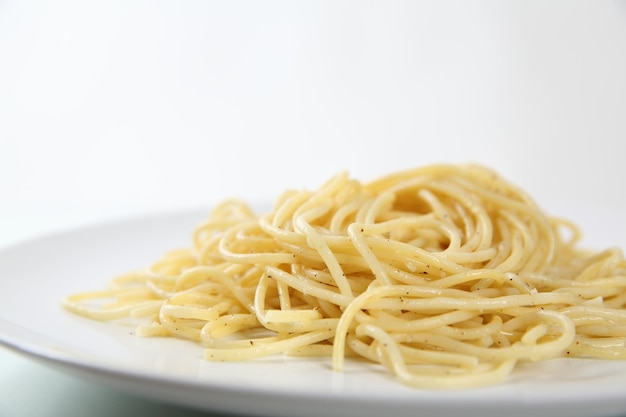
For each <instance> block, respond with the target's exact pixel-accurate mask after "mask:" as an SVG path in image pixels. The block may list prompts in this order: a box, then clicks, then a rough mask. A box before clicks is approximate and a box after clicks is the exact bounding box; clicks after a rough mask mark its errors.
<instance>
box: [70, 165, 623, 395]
mask: <svg viewBox="0 0 626 417" xmlns="http://www.w3.org/2000/svg"><path fill="white" fill-rule="evenodd" d="M579 237H580V233H579V231H578V229H577V228H576V226H575V225H573V224H571V223H568V222H566V221H563V220H558V219H554V218H551V217H548V216H547V215H546V214H544V213H543V212H542V211H541V210H540V209H539V207H538V206H537V205H536V204H535V202H533V200H532V199H531V198H530V197H529V196H528V195H527V194H525V193H524V192H523V191H522V190H520V189H518V188H517V187H515V186H514V185H512V184H511V183H509V182H507V181H506V180H504V179H503V178H501V177H500V176H499V175H497V174H496V173H495V172H493V171H492V170H490V169H487V168H485V167H481V166H477V165H432V166H425V167H420V168H417V169H414V170H410V171H404V172H398V173H394V174H391V175H388V176H385V177H382V178H379V179H377V180H375V181H372V182H369V183H361V182H359V181H356V180H354V179H351V178H349V177H348V175H346V174H340V175H337V176H335V177H334V178H332V179H331V180H330V181H328V182H327V183H326V184H324V185H323V186H322V187H320V188H319V189H318V190H315V191H288V192H285V193H284V194H283V195H282V196H281V197H280V198H279V199H278V200H277V201H276V202H275V205H274V207H273V209H272V210H271V211H270V212H269V213H267V214H264V215H261V216H258V215H256V214H254V212H253V211H252V210H251V208H250V207H249V206H248V205H246V204H245V203H244V202H241V201H238V200H228V201H225V202H223V203H222V204H221V205H219V206H218V207H216V208H215V209H214V210H213V212H212V213H211V214H210V216H209V217H208V219H207V220H206V221H204V222H203V223H201V224H200V225H198V226H197V228H196V229H195V231H194V233H193V244H192V245H191V247H190V248H189V249H184V250H178V251H173V252H171V253H168V254H166V255H165V256H164V257H163V258H162V259H160V260H159V261H158V262H156V263H155V264H153V265H152V266H151V267H150V268H148V269H147V270H145V271H138V272H132V273H128V274H125V275H122V276H119V277H117V278H116V279H114V280H113V281H112V284H111V286H110V288H108V289H106V290H103V291H93V292H85V293H79V294H75V295H71V296H68V297H66V298H65V299H64V300H63V305H64V306H65V308H67V309H68V310H70V311H72V312H74V313H76V314H79V315H82V316H86V317H89V318H92V319H97V320H116V319H121V318H136V319H137V320H140V321H141V323H139V324H138V328H137V334H138V335H141V336H175V337H182V338H187V339H191V340H194V341H197V342H201V343H202V345H203V346H204V349H205V350H204V357H205V358H206V359H208V360H217V361H239V360H247V359H253V358H258V357H262V356H265V355H272V354H277V353H283V354H288V355H299V356H328V357H332V363H333V367H334V369H335V370H341V369H342V368H343V366H344V360H345V357H359V358H364V359H366V360H367V361H371V362H375V363H378V364H381V365H383V366H385V367H386V368H388V369H389V371H390V372H391V373H393V374H394V375H395V376H396V377H397V378H398V379H399V380H400V381H401V382H403V383H405V384H408V385H411V386H415V387H419V388H428V389H434V388H461V387H470V386H478V385H485V384H492V383H496V382H498V381H502V380H504V379H505V378H506V377H507V376H508V375H509V374H510V373H511V372H512V371H513V370H514V368H515V367H516V365H517V364H519V363H523V362H529V361H541V360H546V359H550V358H558V357H567V356H570V357H594V358H604V359H626V347H625V341H626V307H625V305H626V261H625V260H624V257H623V256H622V253H621V251H620V250H618V249H608V250H605V251H602V252H597V253H593V252H589V251H585V250H582V249H580V248H579V247H578V245H579Z"/></svg>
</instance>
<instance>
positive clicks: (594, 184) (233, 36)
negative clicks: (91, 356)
mask: <svg viewBox="0 0 626 417" xmlns="http://www.w3.org/2000/svg"><path fill="white" fill-rule="evenodd" d="M625 142H626V2H624V1H598V2H592V1H586V2H585V1H526V2H521V1H520V2H502V1H478V2H476V1H437V2H435V1H431V2H403V1H385V2H382V1H380V2H375V1H319V2H313V1H297V2H296V1H265V2H260V1H221V2H216V1H184V2H174V1H170V2H168V1H121V0H120V1H107V2H83V1H78V0H76V1H69V0H62V1H57V2H43V1H41V2H40V1H30V2H18V1H15V0H0V245H4V244H10V243H12V242H14V241H17V240H20V239H23V238H27V237H31V236H36V235H38V234H40V233H46V232H49V231H52V230H58V229H62V228H64V227H68V226H78V225H81V224H84V223H88V222H92V221H100V220H104V219H110V218H113V217H117V216H126V215H138V214H144V213H151V212H163V211H171V210H182V209H188V208H197V207H209V206H211V205H212V204H214V203H215V202H217V201H219V200H222V199H224V198H226V197H231V196H236V197H242V198H245V199H247V200H250V201H257V202H258V201H265V202H267V201H271V200H273V199H274V198H275V197H276V196H277V195H278V194H279V193H280V192H281V191H282V190H284V189H285V188H302V187H307V188H312V187H316V186H318V185H320V184H321V183H322V182H324V181H325V180H326V179H328V178H329V177H330V176H332V175H334V174H335V173H337V172H338V171H342V170H347V171H349V172H350V173H351V174H352V175H353V176H355V177H357V178H359V179H362V180H368V179H371V178H373V177H375V176H377V175H380V174H383V173H388V172H391V171H395V170H399V169H404V168H410V167H413V166H418V165H423V164H427V163H433V162H479V163H482V164H486V165H489V166H491V167H493V168H495V169H497V170H498V171H500V172H501V173H502V174H504V175H505V176H506V177H508V178H509V179H511V180H512V181H514V182H516V183H518V184H519V185H521V186H523V187H524V188H526V189H527V190H528V191H529V192H530V193H531V194H533V195H534V196H535V197H536V198H537V200H539V202H540V203H541V204H542V205H544V206H546V207H548V208H550V209H552V208H555V209H556V208H557V207H558V208H559V209H562V210H564V213H556V214H565V215H569V214H571V215H573V216H576V213H577V211H576V210H575V209H574V207H575V206H577V207H578V208H579V207H582V206H584V207H587V206H594V207H600V208H602V209H606V208H611V209H612V210H618V211H623V210H626V191H625V187H624V182H623V180H624V178H625V176H626V167H625V166H624V163H623V162H624V158H625V154H626V152H625V151H626V145H625ZM583 226H592V225H591V224H589V225H583ZM591 233H593V231H591ZM620 239H621V240H620V242H623V241H624V238H623V237H622V238H620ZM3 279H7V278H6V277H0V280H3ZM7 358H9V359H10V358H12V356H7ZM0 359H2V360H4V359H5V358H4V357H2V358H0ZM9 359H6V360H9ZM14 361H19V360H18V359H14ZM13 363H14V364H17V363H19V364H20V365H19V366H22V367H26V368H24V369H30V368H27V365H25V364H23V363H22V362H13ZM14 366H18V365H14ZM16 369H17V368H16ZM20 369H21V368H20ZM31 372H34V371H32V370H31ZM41 372H44V371H41ZM15 373H19V374H25V375H26V376H25V377H24V378H28V377H29V376H28V375H29V374H28V372H26V371H24V372H22V371H20V372H17V371H16V372H15ZM2 377H3V371H2V368H1V367H0V379H2ZM4 378H5V380H3V381H2V383H4V384H9V382H8V378H9V377H8V375H7V374H6V373H5V374H4ZM11 378H14V375H13V374H11ZM31 378H35V376H32V375H31ZM50 378H54V375H53V376H51V377H50ZM28 381H29V380H28V379H27V380H25V381H22V383H23V384H24V385H28V384H29V382H28ZM12 384H13V383H12ZM68 384H69V385H68ZM52 385H54V384H52ZM59 385H60V386H61V387H63V386H64V385H63V384H62V383H59ZM12 386H15V385H14V384H13V385H12ZM66 386H67V387H69V386H72V385H71V383H70V382H67V381H66ZM75 388H76V387H75V386H72V388H71V389H75ZM67 389H70V388H67ZM94 389H95V388H94ZM60 390H61V394H62V393H63V388H60ZM95 392H96V394H94V395H95V396H97V395H98V394H97V393H98V392H99V391H97V390H96V391H95ZM51 395H54V392H53V394H51ZM102 395H104V394H102ZM107 395H109V394H107ZM111 395H113V394H111ZM87 397H88V396H87ZM93 398H95V397H93ZM93 398H92V400H94V399H93ZM14 401H16V400H14ZM94 401H95V400H94ZM108 402H109V401H102V400H100V403H108ZM111 402H113V401H111ZM15 404H16V403H15ZM100 405H102V404H100ZM15 407H18V406H17V405H16V406H15ZM16 409H18V408H16ZM68 410H69V409H63V410H61V411H63V412H64V413H66V415H71V411H68ZM1 411H2V410H1V408H0V412H1ZM22 411H24V410H22ZM56 411H57V412H59V410H56ZM116 412H117V411H116ZM37 413H38V414H39V415H41V410H39V411H38V412H37Z"/></svg>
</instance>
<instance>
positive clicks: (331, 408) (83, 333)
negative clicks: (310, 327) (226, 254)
mask: <svg viewBox="0 0 626 417" xmlns="http://www.w3.org/2000/svg"><path fill="white" fill-rule="evenodd" d="M204 215H205V213H201V212H194V213H183V214H169V215H162V216H153V217H146V218H136V219H130V220H125V221H119V222H115V223H109V224H102V225H97V226H93V227H90V228H84V229H78V230H73V231H69V232H66V233H62V234H56V235H51V236H48V237H44V238H41V239H37V240H32V241H30V242H26V243H22V244H19V245H15V246H13V247H9V248H5V249H3V250H2V251H0V277H1V278H0V279H1V280H2V281H1V282H2V285H1V286H0V342H1V343H3V344H4V345H6V346H9V347H11V348H13V349H15V350H17V351H20V352H23V353H25V354H27V355H29V356H31V357H33V358H36V359H38V360H41V361H43V362H45V363H47V364H50V365H53V366H55V367H57V368H59V369H62V370H65V371H68V372H72V373H74V374H78V375H81V376H84V377H89V378H91V379H94V380H97V381H102V382H104V383H106V384H110V385H112V386H113V387H116V388H119V389H122V390H127V391H129V392H133V393H136V394H141V395H145V396H147V397H151V398H158V399H160V400H165V401H170V402H173V403H179V404H185V405H189V406H194V407H200V408H204V409H210V410H219V411H228V412H233V413H242V414H248V415H268V416H275V417H278V416H291V417H297V416H319V415H342V416H359V417H367V416H380V415H389V416H397V417H401V416H415V415H420V416H439V417H445V416H452V415H460V414H461V415H463V416H480V417H492V416H493V417H496V416H498V417H501V416H502V415H506V416H507V417H517V416H519V417H522V416H524V417H525V416H527V415H529V414H534V415H537V414H538V415H542V416H548V415H549V416H563V417H565V416H567V417H591V416H594V417H601V416H608V415H616V414H625V413H626V362H609V361H591V360H557V361H550V362H546V363H540V364H533V365H529V366H526V367H523V368H521V369H519V370H517V371H516V372H515V373H514V375H512V376H511V377H510V378H509V379H508V380H507V381H506V382H505V383H503V384H499V385H496V386H492V387H487V388H480V389H470V390H462V391H452V392H450V391H446V392H431V391H421V390H415V389H411V388H408V387H405V386H402V385H401V384H399V383H398V382H397V381H395V380H394V379H393V377H392V376H391V375H389V374H388V373H387V372H385V371H383V370H381V369H379V368H378V367H377V366H374V365H367V364H363V363H348V364H347V365H348V366H347V368H346V371H345V372H344V373H336V372H333V371H332V370H331V369H330V361H329V360H328V359H315V360H310V359H290V358H284V357H282V356H277V357H272V358H268V359H264V360H258V361H254V362H245V363H212V362H206V361H204V360H202V359H201V355H202V349H201V347H200V346H198V345H196V344H194V343H192V342H187V341H182V340H173V339H154V338H153V339H150V338H148V339H143V338H138V337H135V336H133V335H132V334H131V332H132V328H128V327H123V326H116V325H111V324H106V323H95V322H91V321H88V320H85V319H82V318H79V317H75V316H72V315H71V314H68V313H66V312H65V311H63V310H62V308H61V306H60V304H59V300H60V299H61V298H62V297H63V296H64V295H66V294H68V293H72V292H76V291H80V290H85V289H94V288H100V287H102V286H103V285H105V283H106V282H107V281H108V280H109V279H110V278H111V277H112V276H114V275H116V274H118V273H120V272H125V271H127V270H130V269H133V268H137V267H143V266H145V265H147V264H148V263H150V262H152V261H153V260H155V259H156V258H157V257H158V256H160V255H161V254H162V253H163V252H164V251H166V250H168V249H173V248H174V247H180V246H185V245H186V244H187V242H188V241H189V237H190V233H191V230H192V228H193V226H194V225H195V224H196V223H197V222H198V221H199V220H201V219H202V218H203V217H204ZM595 218H597V217H595ZM612 220H617V221H612ZM602 225H604V227H606V230H611V231H612V235H613V236H620V239H623V237H624V236H626V233H625V232H626V230H624V227H625V226H624V224H623V222H620V221H619V218H617V217H614V218H613V219H611V217H610V216H604V217H603V220H602ZM602 225H600V226H602ZM600 226H599V227H600ZM598 230H600V229H598ZM604 243H605V244H606V245H608V244H610V243H611V242H610V239H608V238H607V239H605V242H604ZM613 243H623V242H621V241H620V242H613ZM0 372H1V368H0Z"/></svg>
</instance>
